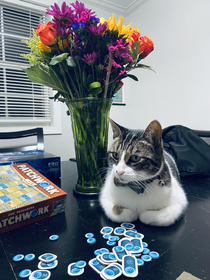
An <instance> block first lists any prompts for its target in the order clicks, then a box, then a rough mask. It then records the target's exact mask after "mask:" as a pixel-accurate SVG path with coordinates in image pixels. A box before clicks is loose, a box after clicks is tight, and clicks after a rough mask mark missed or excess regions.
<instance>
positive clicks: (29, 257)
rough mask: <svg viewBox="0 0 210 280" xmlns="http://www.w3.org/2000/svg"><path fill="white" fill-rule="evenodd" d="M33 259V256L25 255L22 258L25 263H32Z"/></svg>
mask: <svg viewBox="0 0 210 280" xmlns="http://www.w3.org/2000/svg"><path fill="white" fill-rule="evenodd" d="M33 259H35V255H34V254H27V255H25V257H24V260H25V261H32V260H33Z"/></svg>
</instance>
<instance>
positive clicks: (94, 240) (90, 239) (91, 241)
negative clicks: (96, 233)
mask: <svg viewBox="0 0 210 280" xmlns="http://www.w3.org/2000/svg"><path fill="white" fill-rule="evenodd" d="M95 242H96V239H95V238H89V239H88V240H87V243H89V244H94V243H95Z"/></svg>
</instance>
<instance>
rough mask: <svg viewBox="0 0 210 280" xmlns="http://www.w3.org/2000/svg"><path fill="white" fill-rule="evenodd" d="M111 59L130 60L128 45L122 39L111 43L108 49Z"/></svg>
mask: <svg viewBox="0 0 210 280" xmlns="http://www.w3.org/2000/svg"><path fill="white" fill-rule="evenodd" d="M108 50H109V52H110V54H112V55H113V57H120V58H125V59H127V60H130V55H129V47H128V43H127V42H126V41H125V40H123V39H118V40H116V41H115V42H114V41H112V42H111V44H110V45H109V48H108Z"/></svg>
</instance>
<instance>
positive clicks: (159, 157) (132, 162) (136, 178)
mask: <svg viewBox="0 0 210 280" xmlns="http://www.w3.org/2000/svg"><path fill="white" fill-rule="evenodd" d="M110 123H111V126H112V130H113V143H112V145H111V148H110V150H109V157H108V161H109V171H108V174H107V177H106V181H105V184H104V187H103V188H102V191H101V194H100V204H101V206H102V208H103V209H104V211H105V213H106V215H107V216H108V217H109V218H110V219H111V220H113V221H116V222H126V221H127V222H131V221H134V220H136V219H138V218H139V219H140V220H141V221H142V222H143V223H146V224H150V225H156V226H168V225H170V224H173V223H174V222H175V221H176V220H177V219H178V218H179V217H180V216H181V214H182V213H183V211H184V210H185V208H186V206H187V198H186V195H185V192H184V191H183V189H182V187H181V185H180V182H179V173H178V170H177V167H176V164H175V161H174V159H173V158H172V157H171V156H170V155H169V154H168V153H166V152H165V151H163V144H162V128H161V125H160V124H159V122H158V121H153V122H151V123H150V124H149V126H148V127H147V128H146V129H145V131H142V130H131V129H126V128H124V127H122V126H120V125H118V124H116V123H115V122H114V121H112V120H110Z"/></svg>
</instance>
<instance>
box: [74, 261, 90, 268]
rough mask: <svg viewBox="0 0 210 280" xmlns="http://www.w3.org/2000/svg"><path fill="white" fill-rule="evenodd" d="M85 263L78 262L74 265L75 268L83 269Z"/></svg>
mask: <svg viewBox="0 0 210 280" xmlns="http://www.w3.org/2000/svg"><path fill="white" fill-rule="evenodd" d="M86 264H87V263H86V262H85V261H78V262H76V263H75V266H76V267H77V268H83V267H85V266H86Z"/></svg>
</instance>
